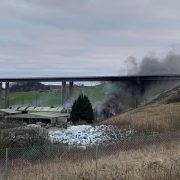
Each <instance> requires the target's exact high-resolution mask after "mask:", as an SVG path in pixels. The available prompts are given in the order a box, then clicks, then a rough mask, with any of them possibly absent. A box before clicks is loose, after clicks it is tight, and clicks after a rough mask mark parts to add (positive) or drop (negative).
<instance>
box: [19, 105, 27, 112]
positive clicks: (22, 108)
mask: <svg viewBox="0 0 180 180" xmlns="http://www.w3.org/2000/svg"><path fill="white" fill-rule="evenodd" d="M27 108H28V106H21V107H19V108H18V109H17V110H18V111H25V110H26V109H27Z"/></svg>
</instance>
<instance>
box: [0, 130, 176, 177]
mask: <svg viewBox="0 0 180 180" xmlns="http://www.w3.org/2000/svg"><path fill="white" fill-rule="evenodd" d="M64 179H67V180H68V179H73V180H76V179H77V180H79V179H83V180H89V179H98V180H101V179H102V180H104V179H112V180H116V179H130V180H131V179H133V180H134V179H135V180H136V179H149V180H150V179H157V180H158V179H165V180H166V179H169V180H170V179H173V180H176V179H177V180H179V179H180V133H179V132H178V133H173V134H172V133H171V134H170V133H169V134H159V135H158V134H157V135H152V136H139V137H133V138H130V139H127V140H126V141H124V142H119V143H113V144H111V145H102V144H98V143H97V144H96V145H95V146H93V147H87V148H85V147H73V148H72V147H71V148H68V147H67V146H64V145H52V146H34V147H28V148H6V149H0V180H64Z"/></svg>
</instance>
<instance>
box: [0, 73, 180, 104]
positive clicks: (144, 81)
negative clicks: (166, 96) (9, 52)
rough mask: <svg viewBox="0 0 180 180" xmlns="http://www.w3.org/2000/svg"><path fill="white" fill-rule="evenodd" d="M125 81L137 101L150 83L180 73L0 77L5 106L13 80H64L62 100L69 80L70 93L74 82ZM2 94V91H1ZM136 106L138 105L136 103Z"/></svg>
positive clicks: (173, 78)
mask: <svg viewBox="0 0 180 180" xmlns="http://www.w3.org/2000/svg"><path fill="white" fill-rule="evenodd" d="M99 81H101V82H104V81H109V82H125V83H128V85H129V86H131V87H132V99H133V100H134V101H135V103H134V104H137V102H136V95H137V94H139V95H141V94H142V93H143V92H144V91H145V89H146V88H147V87H148V85H149V84H151V83H153V82H159V81H161V82H162V81H180V74H173V75H133V76H80V77H25V78H0V91H1V92H2V83H3V82H5V97H4V99H5V107H8V106H9V84H10V83H11V82H62V102H61V104H63V103H64V102H65V94H66V91H67V86H66V85H67V82H69V93H70V94H72V93H73V89H74V88H73V85H74V82H99ZM1 94H2V93H1ZM134 106H136V105H134Z"/></svg>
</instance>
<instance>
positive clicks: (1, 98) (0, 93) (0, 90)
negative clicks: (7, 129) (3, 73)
mask: <svg viewBox="0 0 180 180" xmlns="http://www.w3.org/2000/svg"><path fill="white" fill-rule="evenodd" d="M0 101H1V103H0V106H1V108H2V106H3V104H2V102H3V88H2V82H0Z"/></svg>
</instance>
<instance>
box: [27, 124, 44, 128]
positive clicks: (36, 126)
mask: <svg viewBox="0 0 180 180" xmlns="http://www.w3.org/2000/svg"><path fill="white" fill-rule="evenodd" d="M27 127H28V128H41V125H38V124H28V125H27Z"/></svg>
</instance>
